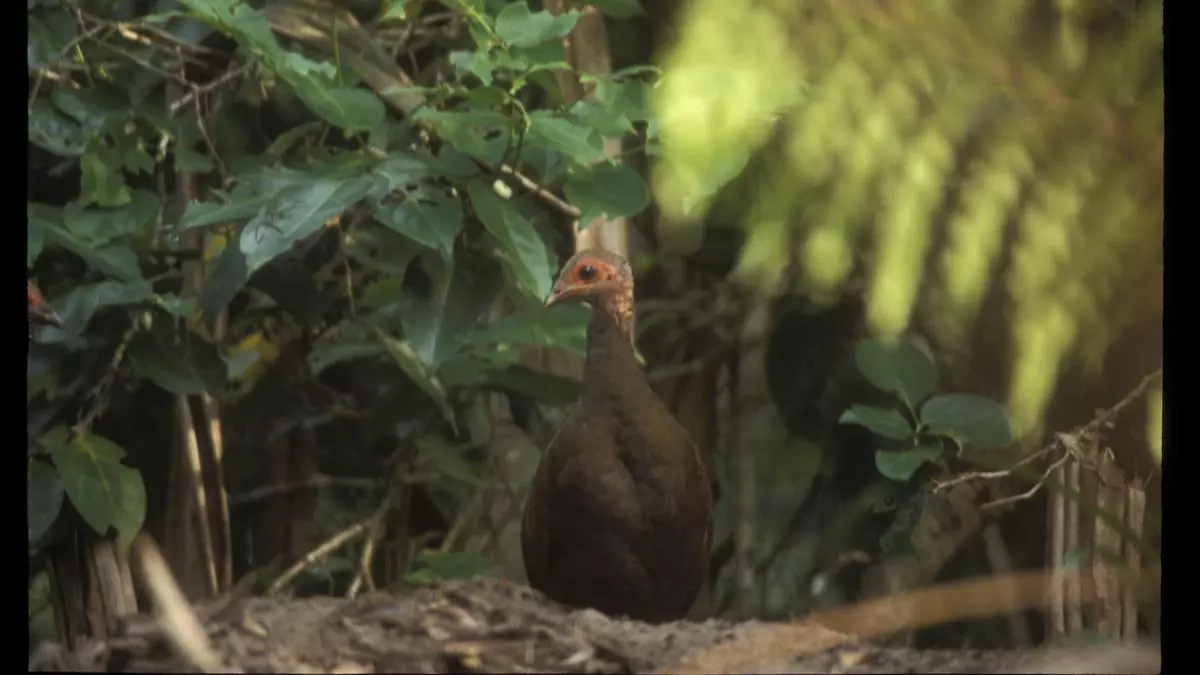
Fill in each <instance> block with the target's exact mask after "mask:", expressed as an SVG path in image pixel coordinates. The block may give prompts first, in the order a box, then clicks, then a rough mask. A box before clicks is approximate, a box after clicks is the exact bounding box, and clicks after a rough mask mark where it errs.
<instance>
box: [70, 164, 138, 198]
mask: <svg viewBox="0 0 1200 675" xmlns="http://www.w3.org/2000/svg"><path fill="white" fill-rule="evenodd" d="M79 169H80V172H81V177H80V193H81V194H80V199H81V200H82V201H83V202H84V203H85V204H96V205H97V206H121V205H122V204H128V203H129V200H130V199H132V198H133V195H132V193H131V192H130V190H129V186H128V185H127V184H126V183H125V176H124V175H123V174H122V173H121V168H120V167H119V166H113V165H111V164H109V163H108V162H106V161H104V158H103V157H101V156H100V155H99V154H97V153H96V152H92V151H88V152H85V153H83V156H82V157H80V158H79Z"/></svg>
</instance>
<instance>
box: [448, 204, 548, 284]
mask: <svg viewBox="0 0 1200 675" xmlns="http://www.w3.org/2000/svg"><path fill="white" fill-rule="evenodd" d="M467 194H468V195H470V197H471V204H472V206H474V207H475V213H476V215H478V216H479V220H480V221H482V222H483V226H484V227H485V228H487V230H488V232H491V233H492V236H494V237H496V239H497V240H499V241H500V245H501V247H502V248H503V249H504V252H505V253H506V254H507V255H508V261H509V263H510V264H511V265H512V269H513V273H514V274H516V276H517V279H518V281H519V282H520V283H521V285H522V286H523V287H524V288H525V290H526V291H528V292H529V293H531V294H532V295H533V297H534V298H537V299H539V300H540V299H543V298H545V297H546V295H547V294H548V293H549V292H550V284H551V283H552V281H551V275H552V274H553V273H554V271H553V270H552V269H551V268H550V254H549V252H548V251H547V250H546V243H545V242H544V241H542V238H541V236H540V235H539V234H538V232H537V230H536V229H535V228H534V227H533V225H532V224H531V223H530V222H529V221H528V220H525V217H524V216H522V215H521V212H520V211H518V210H517V207H516V206H514V205H513V204H512V202H509V201H507V200H503V199H500V197H499V196H497V195H496V193H495V192H493V191H492V188H491V186H489V185H488V184H486V183H484V182H483V181H481V180H473V181H471V182H470V183H469V184H468V185H467Z"/></svg>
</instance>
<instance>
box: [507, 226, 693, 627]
mask: <svg viewBox="0 0 1200 675" xmlns="http://www.w3.org/2000/svg"><path fill="white" fill-rule="evenodd" d="M572 300H575V301H579V300H586V301H588V302H589V303H591V305H592V316H591V319H590V320H589V321H588V327H587V364H586V366H585V368H584V375H583V385H582V388H581V391H580V397H579V400H578V401H577V402H576V403H575V406H574V408H572V409H571V412H570V414H569V415H568V416H567V419H566V421H565V422H563V425H562V427H561V428H559V430H558V433H557V434H555V436H554V438H553V439H552V440H551V441H550V445H549V446H548V447H547V448H546V452H545V453H544V454H543V455H542V459H541V462H540V464H539V465H538V468H537V472H536V473H535V474H534V477H533V482H532V484H531V486H530V492H529V498H528V501H526V503H525V513H524V516H523V519H522V523H521V552H522V554H523V556H524V559H525V571H526V574H527V575H528V577H529V584H530V585H531V586H533V587H534V588H536V589H537V590H539V591H541V592H543V593H545V594H546V595H547V596H548V597H549V598H550V599H551V600H554V601H557V602H560V603H563V604H565V605H570V606H573V607H580V608H583V607H590V608H594V609H597V610H600V611H602V612H604V613H606V614H609V615H614V616H618V615H624V616H627V617H629V618H632V619H639V620H642V621H650V622H662V621H670V620H675V619H679V618H682V617H683V616H684V615H685V614H686V613H687V611H688V610H689V609H690V608H691V606H692V603H693V602H694V601H695V599H696V595H697V593H698V592H699V589H700V585H701V583H702V582H703V580H704V575H705V571H706V570H707V567H708V553H709V551H708V546H709V539H710V538H711V535H712V508H713V507H712V494H711V492H710V488H709V478H708V476H707V475H706V473H705V468H704V463H703V462H702V461H701V460H700V455H699V452H698V450H697V449H696V444H695V443H694V442H693V441H692V439H691V437H690V436H689V435H688V433H687V430H685V429H684V428H683V427H682V426H681V425H680V424H679V422H677V421H676V420H675V418H674V417H672V416H671V413H670V411H669V410H667V407H666V406H665V405H664V404H663V402H662V401H661V400H660V399H659V398H658V395H657V394H655V393H654V390H652V389H651V388H650V384H649V382H647V380H646V376H645V374H644V373H643V372H642V369H641V367H640V366H639V365H638V362H637V359H636V358H635V356H634V350H633V273H632V271H631V270H630V267H629V263H628V262H627V261H626V260H625V259H623V258H621V257H620V256H618V255H615V254H613V253H609V252H607V251H603V250H588V251H582V252H580V253H577V254H576V255H575V256H574V257H572V258H571V259H570V260H569V261H568V262H567V264H566V266H565V267H563V270H562V272H561V274H560V275H559V277H558V281H556V282H555V284H554V287H553V289H552V291H551V293H550V296H549V297H548V298H547V299H546V306H547V307H550V306H553V305H556V304H559V303H562V302H568V301H572Z"/></svg>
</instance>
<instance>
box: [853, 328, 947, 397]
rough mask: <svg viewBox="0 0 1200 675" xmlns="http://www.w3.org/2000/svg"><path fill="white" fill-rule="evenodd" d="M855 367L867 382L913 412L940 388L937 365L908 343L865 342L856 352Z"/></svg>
mask: <svg viewBox="0 0 1200 675" xmlns="http://www.w3.org/2000/svg"><path fill="white" fill-rule="evenodd" d="M854 363H855V364H856V365H857V366H858V370H859V372H861V373H862V374H863V376H864V377H866V378H867V381H869V382H870V383H871V384H873V385H875V387H877V388H878V389H881V390H883V391H886V392H888V393H891V394H896V395H897V396H899V397H900V398H901V400H903V401H904V402H905V403H907V404H908V405H909V407H912V408H915V407H916V406H917V404H919V403H920V402H921V401H922V400H924V399H925V397H926V396H929V394H930V392H932V391H933V387H934V385H935V384H937V368H936V367H935V366H934V364H933V361H931V360H930V359H929V357H928V356H926V355H925V352H923V351H921V350H920V349H918V348H917V347H916V346H915V345H913V344H911V343H909V342H907V341H899V342H894V343H893V342H890V341H886V340H863V341H862V342H859V343H858V346H857V347H856V349H855V351H854Z"/></svg>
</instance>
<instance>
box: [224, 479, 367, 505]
mask: <svg viewBox="0 0 1200 675" xmlns="http://www.w3.org/2000/svg"><path fill="white" fill-rule="evenodd" d="M328 487H342V488H351V489H355V490H374V489H375V488H377V487H379V481H377V480H371V479H369V478H337V477H334V476H327V475H325V474H317V475H315V476H313V477H312V478H310V479H309V480H306V481H301V482H298V483H285V484H283V485H264V486H262V487H259V488H255V489H253V490H250V491H248V492H244V493H242V494H239V495H235V496H231V497H230V498H229V506H230V507H237V506H245V505H246V504H251V503H254V502H258V501H262V500H264V499H270V498H271V497H278V496H282V495H286V494H289V493H292V492H296V491H299V490H308V489H311V488H328Z"/></svg>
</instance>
